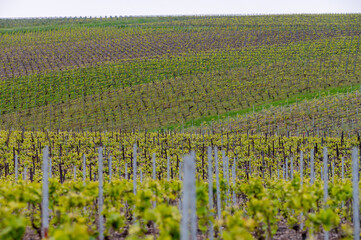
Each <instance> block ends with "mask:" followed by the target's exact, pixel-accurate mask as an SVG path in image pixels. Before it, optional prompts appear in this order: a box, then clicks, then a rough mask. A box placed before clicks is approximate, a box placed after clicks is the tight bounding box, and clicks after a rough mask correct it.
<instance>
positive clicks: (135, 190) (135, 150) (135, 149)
mask: <svg viewBox="0 0 361 240" xmlns="http://www.w3.org/2000/svg"><path fill="white" fill-rule="evenodd" d="M133 193H134V195H137V144H136V143H134V146H133Z"/></svg>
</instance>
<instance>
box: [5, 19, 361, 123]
mask: <svg viewBox="0 0 361 240" xmlns="http://www.w3.org/2000/svg"><path fill="white" fill-rule="evenodd" d="M358 17H359V16H358V15H335V16H328V15H324V16H318V17H316V18H317V19H319V20H318V21H319V24H314V22H313V21H314V20H313V19H312V18H310V17H309V16H307V15H305V16H302V15H300V16H294V17H293V18H292V21H289V22H287V23H286V22H283V20H285V19H288V18H289V16H273V17H268V18H267V17H266V18H265V17H256V16H255V17H249V18H245V17H224V18H222V17H219V18H189V19H172V18H169V19H163V20H164V21H160V20H159V19H158V20H159V21H160V22H158V23H157V22H154V21H152V19H151V18H150V19H148V20H149V21H151V22H150V23H144V24H140V25H132V26H133V27H127V28H125V29H123V28H122V29H118V28H117V26H111V25H109V26H107V27H96V26H95V27H92V28H86V27H84V28H81V27H77V28H71V27H64V28H62V29H56V30H53V31H50V30H46V31H45V30H44V31H40V30H38V31H30V30H29V31H28V32H25V33H23V32H21V31H20V32H14V33H11V34H10V33H3V34H2V35H1V41H0V42H1V44H2V46H4V47H5V48H4V49H5V50H4V51H2V53H1V54H2V57H1V59H2V61H0V62H2V65H3V67H2V71H1V78H2V83H1V84H0V90H1V91H0V92H1V94H0V112H1V116H3V117H1V118H2V120H3V124H4V125H5V126H7V119H11V122H14V121H13V120H12V119H13V118H14V115H15V114H16V115H18V116H22V117H21V119H23V120H22V121H17V123H16V124H15V125H14V126H13V127H15V126H17V127H27V128H33V127H35V128H52V129H56V128H59V127H60V128H62V129H66V128H72V129H76V128H79V127H82V128H86V129H90V128H97V129H99V128H100V126H101V128H106V129H111V128H113V127H122V128H124V129H131V128H133V127H138V128H139V127H141V128H148V129H152V128H159V127H161V126H164V125H174V124H178V125H179V124H182V122H186V121H189V120H192V119H194V118H199V117H203V116H212V115H217V114H222V113H225V112H227V111H231V110H240V109H244V108H245V105H247V106H248V107H249V106H250V105H256V106H257V105H261V104H265V103H270V102H273V101H274V100H275V99H277V98H278V97H279V99H284V98H285V97H286V96H287V98H288V97H291V96H293V95H295V94H296V93H297V94H303V93H305V92H312V91H317V90H319V89H320V88H323V89H325V88H328V87H337V86H345V85H350V84H355V83H357V81H358V77H359V75H360V67H359V66H360V65H359V64H357V62H358V61H359V57H358V54H359V48H360V46H359V45H360V40H359V33H360V26H359V24H358V23H359V22H358V21H357V18H358ZM327 19H329V20H330V19H332V20H333V21H331V22H328V21H327ZM93 20H94V19H93ZM93 20H84V21H93ZM49 21H50V20H49ZM109 21H115V22H117V21H120V20H116V19H111V20H109ZM266 21H267V24H265V22H266ZM75 22H76V21H75ZM120 22H121V21H120ZM210 22H213V24H210ZM100 23H101V21H99V24H100ZM281 23H283V25H280V24H281ZM8 24H10V23H8ZM14 24H15V23H14ZM29 24H31V23H29ZM262 24H265V25H262ZM309 24H311V25H309ZM160 25H162V26H163V27H160ZM134 26H137V27H134ZM138 26H139V27H138ZM181 26H182V27H183V28H178V27H181ZM310 26H312V27H310ZM336 26H337V27H336ZM190 27H192V28H190ZM39 71H40V73H38V72H39ZM217 74H220V75H221V76H219V78H223V79H221V80H218V81H223V82H224V81H227V82H229V83H230V84H231V85H232V87H234V89H232V90H231V93H229V92H228V93H227V94H228V96H229V98H224V97H223V94H218V92H221V93H225V89H224V88H225V87H227V86H228V85H229V84H224V83H223V84H220V85H214V82H212V78H213V76H214V75H217ZM197 78H199V79H200V81H202V82H203V83H204V84H202V86H199V84H198V83H197V84H198V86H195V85H194V84H195V83H196V82H194V80H193V79H197ZM209 79H211V80H210V82H209V83H208V81H209ZM164 81H165V82H167V84H164ZM315 81H317V82H321V83H320V84H317V86H315V84H314V82H315ZM172 82H176V83H174V84H171V86H164V85H168V83H172ZM178 82H179V84H180V85H179V86H177V84H178ZM144 83H147V84H146V85H145V88H147V89H146V90H141V91H142V92H143V96H144V97H142V98H143V99H147V100H149V101H150V103H148V104H146V103H143V104H142V103H140V102H139V96H136V95H133V94H132V93H131V92H132V91H135V89H138V88H137V87H134V86H135V85H142V84H144ZM151 83H152V84H153V85H152V84H151ZM205 84H209V87H210V88H211V89H213V90H214V91H212V92H214V93H213V94H215V96H212V93H211V94H210V96H207V97H199V99H197V98H196V97H194V99H192V101H189V100H188V101H187V100H184V99H181V98H180V97H179V95H184V94H182V93H179V92H174V91H175V90H172V98H173V99H169V98H170V96H167V97H164V98H163V99H159V96H157V95H155V94H154V91H152V90H154V89H162V90H163V92H165V94H164V95H167V92H169V88H174V89H176V90H180V91H182V90H181V89H180V88H181V87H182V86H183V85H187V86H189V89H187V91H190V92H195V91H197V92H200V93H203V94H204V95H208V92H209V91H210V90H209V89H202V87H203V88H204V85H205ZM284 84H286V86H287V92H285V93H283V92H282V93H281V92H280V91H281V89H284V88H285V85H284ZM249 85H251V87H248V86H249ZM139 88H144V86H140V87H139ZM243 89H244V91H243ZM254 89H256V90H257V91H259V92H254ZM272 91H274V92H272ZM137 93H138V92H137ZM168 94H169V93H168ZM245 94H250V95H252V96H251V97H250V98H249V97H248V96H247V95H245ZM112 95H113V96H112ZM114 95H117V96H122V99H121V100H120V99H119V98H118V97H115V99H114ZM129 95H131V96H129ZM197 95H198V94H197ZM239 95H243V96H244V99H240V98H239V97H237V99H236V98H235V96H239ZM258 96H259V97H258ZM174 97H175V98H176V99H174ZM109 98H110V101H111V102H112V105H113V106H112V107H109V106H108V102H104V101H106V100H105V99H109ZM134 98H137V101H136V103H135V100H134ZM89 99H92V100H89ZM150 99H151V100H150ZM153 99H154V102H155V103H154V104H152V103H151V102H153ZM164 101H166V103H167V104H165V103H164ZM184 101H186V103H185V104H183V102H184ZM129 102H130V103H129ZM169 102H171V103H170V105H171V106H169V107H168V106H165V105H168V103H169ZM123 104H125V105H123ZM134 104H135V105H136V106H137V107H133V106H134ZM65 105H66V106H68V107H67V108H68V109H69V110H65V107H64V106H65ZM86 105H90V106H99V107H96V108H95V109H93V108H92V107H91V109H86V107H85V106H86ZM145 105H147V106H145ZM149 105H153V106H152V107H151V106H149ZM179 105H182V107H184V108H186V109H187V108H188V111H186V110H185V109H178V106H179ZM216 105H218V106H216ZM74 108H75V109H76V110H74ZM99 108H100V109H99ZM105 108H106V109H105ZM151 108H153V109H151ZM191 108H194V109H195V108H196V109H197V111H191V110H190V109H191ZM49 109H52V110H51V111H50V110H49ZM71 109H73V110H71ZM80 109H82V111H80ZM103 109H105V110H103ZM74 111H75V112H74ZM42 112H44V114H40V113H42ZM174 112H176V113H178V115H174ZM9 113H10V115H8V114H9ZM139 113H141V115H142V116H141V117H138V116H137V115H139ZM69 116H73V117H71V119H72V120H71V121H70V122H69ZM16 118H17V119H19V118H18V117H16ZM157 118H158V120H157ZM139 119H141V120H140V122H138V123H137V120H138V121H139ZM143 123H145V124H144V126H143ZM130 125H132V126H130ZM141 125H142V126H141ZM55 126H57V127H55Z"/></svg>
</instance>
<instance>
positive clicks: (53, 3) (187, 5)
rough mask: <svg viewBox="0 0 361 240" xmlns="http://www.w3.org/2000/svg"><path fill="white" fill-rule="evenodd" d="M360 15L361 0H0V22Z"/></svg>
mask: <svg viewBox="0 0 361 240" xmlns="http://www.w3.org/2000/svg"><path fill="white" fill-rule="evenodd" d="M258 13H259V14H267V13H270V14H274V13H361V0H221V1H219V0H0V18H8V17H59V16H129V15H197V14H258Z"/></svg>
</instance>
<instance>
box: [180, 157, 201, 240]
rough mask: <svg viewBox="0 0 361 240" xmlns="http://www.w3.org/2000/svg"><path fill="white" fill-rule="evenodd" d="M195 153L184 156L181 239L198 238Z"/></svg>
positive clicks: (194, 239) (193, 239)
mask: <svg viewBox="0 0 361 240" xmlns="http://www.w3.org/2000/svg"><path fill="white" fill-rule="evenodd" d="M194 158H195V153H194V152H191V154H190V155H186V156H185V157H184V158H183V161H184V180H183V197H182V198H183V199H182V205H183V206H182V222H181V240H196V239H197V215H196V178H195V161H194Z"/></svg>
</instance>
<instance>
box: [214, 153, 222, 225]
mask: <svg viewBox="0 0 361 240" xmlns="http://www.w3.org/2000/svg"><path fill="white" fill-rule="evenodd" d="M214 165H215V167H216V187H217V217H218V219H221V210H222V209H221V191H220V186H219V166H218V148H217V147H214Z"/></svg>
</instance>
